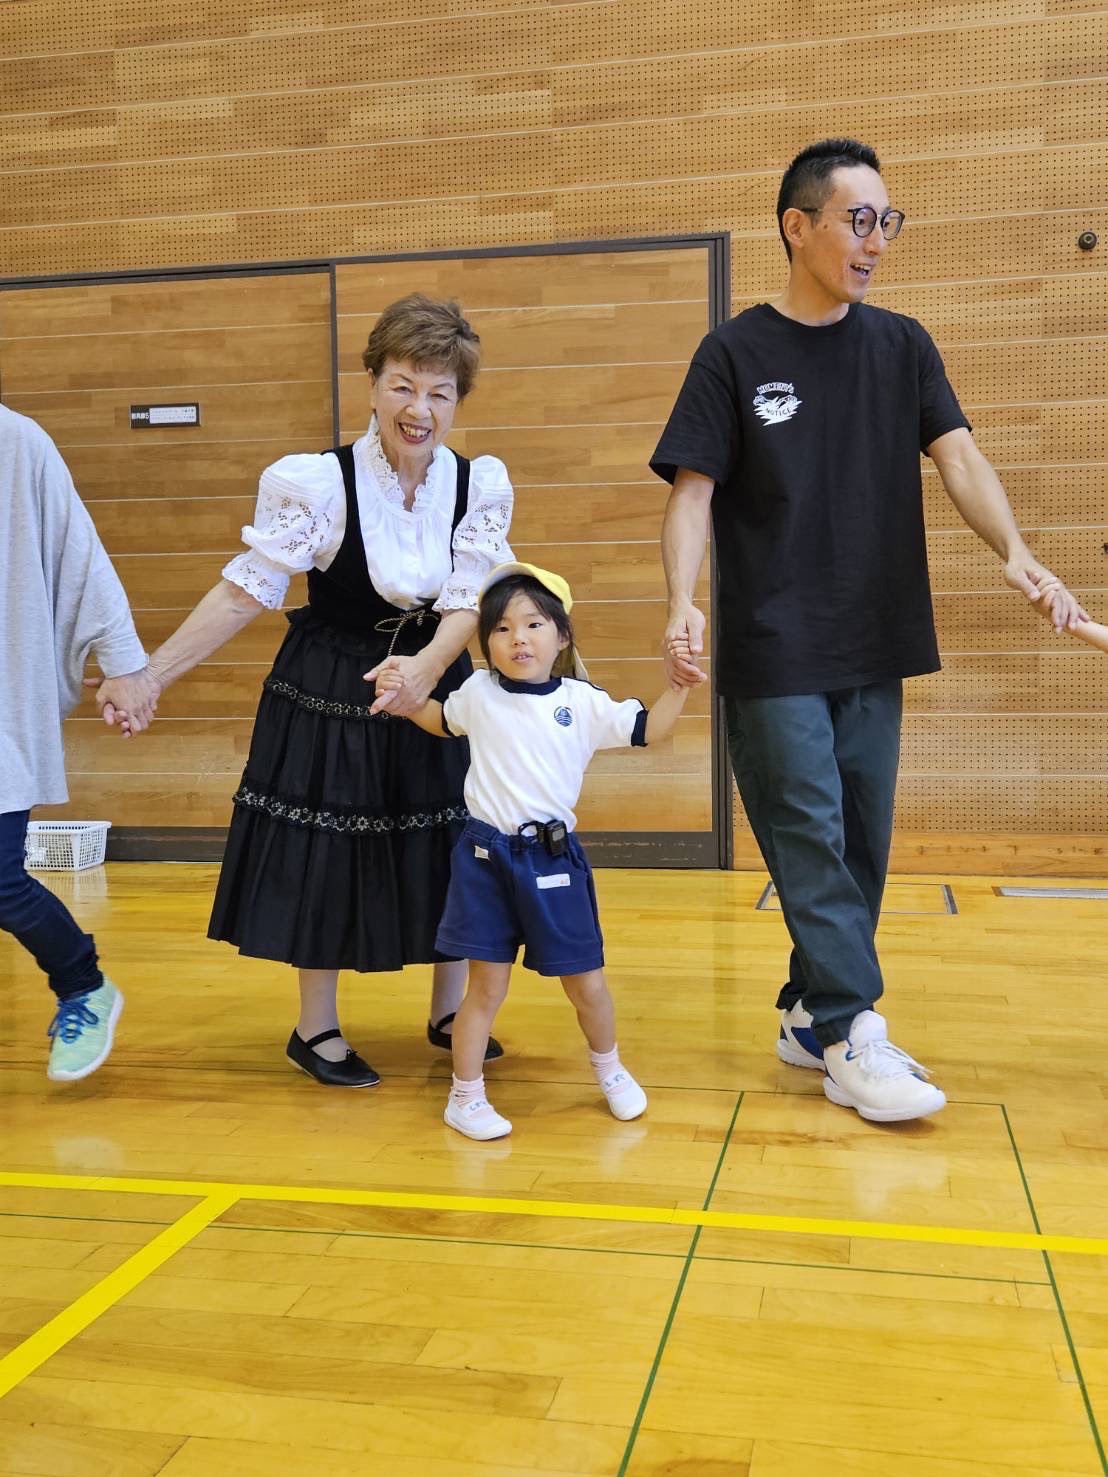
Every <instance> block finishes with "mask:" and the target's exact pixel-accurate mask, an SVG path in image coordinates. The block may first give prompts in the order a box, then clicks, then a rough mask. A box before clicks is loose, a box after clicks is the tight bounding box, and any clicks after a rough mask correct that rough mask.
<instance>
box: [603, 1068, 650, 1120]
mask: <svg viewBox="0 0 1108 1477" xmlns="http://www.w3.org/2000/svg"><path fill="white" fill-rule="evenodd" d="M600 1091H601V1092H602V1093H603V1094H604V1096H605V1097H606V1098H607V1099H608V1106H609V1108H611V1110H612V1113H613V1115H614V1116H615V1117H616V1118H621V1119H623V1120H625V1121H626V1120H627V1119H628V1118H640V1117H641V1116H642V1115H643V1113H645V1112H646V1093H645V1092H643V1090H642V1088H641V1087H640V1086H639V1084H638V1083H637V1082H636V1081H635V1079H634V1077H632V1076H631V1073H630V1072H629V1071H628V1070H627V1068H626V1067H617V1068H616V1069H615V1071H614V1072H613V1073H612V1074H611V1076H610V1077H605V1078H604V1079H603V1080H602V1082H601V1084H600Z"/></svg>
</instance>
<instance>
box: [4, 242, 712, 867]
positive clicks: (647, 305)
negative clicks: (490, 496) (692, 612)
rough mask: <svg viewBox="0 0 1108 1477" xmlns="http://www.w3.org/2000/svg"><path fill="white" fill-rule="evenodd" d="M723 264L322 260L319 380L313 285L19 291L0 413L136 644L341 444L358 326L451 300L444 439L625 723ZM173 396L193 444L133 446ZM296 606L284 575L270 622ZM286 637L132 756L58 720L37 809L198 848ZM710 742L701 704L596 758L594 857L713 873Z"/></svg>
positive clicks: (677, 260)
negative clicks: (98, 551)
mask: <svg viewBox="0 0 1108 1477" xmlns="http://www.w3.org/2000/svg"><path fill="white" fill-rule="evenodd" d="M719 252H720V243H719V242H718V240H701V241H691V242H688V243H680V244H674V245H672V246H665V247H662V248H654V247H651V246H644V247H635V248H617V247H613V248H612V249H610V250H607V249H603V248H600V247H598V248H596V249H595V250H593V249H589V250H586V251H567V252H559V251H557V250H554V249H552V250H551V251H550V252H549V253H546V252H541V253H533V252H528V253H520V254H518V255H486V256H471V257H467V258H457V257H456V258H450V259H435V260H427V259H422V260H406V261H396V260H392V261H378V262H351V263H339V264H337V265H336V266H335V268H334V272H333V282H334V298H335V301H334V307H335V308H336V310H337V318H336V320H335V321H336V322H337V353H338V378H337V384H336V382H335V377H334V366H333V357H332V354H333V350H332V331H331V322H332V306H333V305H332V271H331V269H330V268H328V267H319V268H315V269H304V270H299V271H273V272H269V273H260V274H258V275H250V274H248V273H247V274H243V273H234V274H228V275H222V276H220V275H213V276H211V277H203V278H191V279H177V280H172V279H166V280H154V279H147V280H132V281H122V282H114V283H97V284H83V283H82V284H60V285H58V286H42V287H37V286H36V287H28V288H18V289H13V290H10V291H7V292H4V293H0V395H2V398H3V400H4V402H5V403H6V404H8V405H9V406H10V407H11V408H12V409H13V410H18V411H22V412H23V413H24V414H26V415H29V416H32V417H33V418H34V419H35V420H37V421H39V422H40V423H41V424H42V425H43V426H44V427H45V428H46V429H47V430H48V431H49V432H50V434H51V435H52V436H53V437H54V439H55V441H56V442H57V443H58V446H59V447H60V449H61V451H62V454H63V456H64V457H65V459H66V461H67V463H68V464H69V466H70V468H71V469H72V472H73V475H74V479H75V481H76V483H77V486H78V488H79V490H80V491H81V494H82V496H83V497H84V499H85V501H86V503H87V505H88V507H89V511H90V512H91V513H92V516H93V518H94V519H95V521H96V524H97V527H98V528H99V530H100V534H101V537H102V538H103V539H104V542H105V544H106V546H107V548H108V550H109V552H110V553H111V555H112V557H113V559H114V560H115V563H116V567H117V569H118V570H119V573H120V575H121V577H122V579H123V582H124V585H125V586H126V588H127V592H128V594H129V596H130V598H131V601H132V605H133V607H134V610H135V616H136V621H137V623H138V627H139V631H140V634H141V635H142V637H143V639H144V641H145V642H146V643H147V646H148V647H149V648H151V649H152V648H153V647H154V646H155V645H157V643H158V642H159V641H161V640H162V639H163V638H164V637H165V636H166V635H167V634H168V633H169V632H170V631H171V630H172V629H173V628H174V627H175V626H176V625H177V624H178V622H179V621H180V620H181V618H182V617H183V615H184V614H185V612H186V611H187V610H189V609H190V608H191V607H192V605H193V604H194V603H195V601H196V600H197V598H198V597H199V596H200V595H201V594H202V593H203V591H204V590H205V589H207V588H208V587H209V586H210V585H212V584H213V583H214V582H215V580H216V579H217V578H218V575H219V570H220V567H221V566H222V565H223V564H224V563H225V562H226V560H227V558H229V557H230V555H231V554H232V553H234V552H235V550H236V549H237V548H238V547H240V544H239V529H240V527H241V525H242V524H244V523H246V522H248V521H249V519H250V517H251V513H252V509H253V506H254V497H255V491H256V486H257V478H258V473H259V471H260V470H261V468H262V467H264V466H265V465H266V464H267V463H268V462H271V461H273V460H274V459H275V458H277V457H278V456H280V455H282V454H284V453H285V452H289V451H313V450H322V449H323V448H325V447H327V446H330V445H332V444H333V439H334V417H335V407H336V405H337V406H338V411H339V416H338V419H339V424H340V439H341V440H344V441H349V440H353V439H355V438H356V437H358V436H360V435H361V434H362V433H363V431H364V430H365V427H366V423H367V420H368V416H369V403H368V395H367V381H366V376H365V373H364V371H363V370H362V367H361V351H362V348H363V347H364V344H365V340H366V337H367V335H368V332H369V329H370V328H371V327H372V325H373V323H374V321H375V319H376V315H377V314H378V313H379V311H380V310H381V308H382V307H384V306H385V305H386V304H387V303H389V302H392V301H393V300H394V299H396V298H398V297H400V296H402V295H403V294H404V293H407V292H411V291H413V290H417V289H418V290H422V291H424V292H428V293H431V294H434V295H438V296H453V297H457V298H458V299H459V300H460V301H461V303H462V305H463V307H464V309H465V311H466V312H467V314H468V315H469V316H470V318H471V319H472V321H473V322H474V324H475V326H476V328H477V330H478V332H479V333H480V335H481V338H482V349H483V353H482V371H481V375H480V377H479V379H478V385H477V389H476V390H475V391H474V393H473V395H472V396H471V397H470V399H469V400H468V401H467V402H466V404H465V406H464V407H463V411H462V415H461V416H460V418H459V423H458V426H457V428H456V432H455V434H454V435H453V436H452V437H451V442H452V444H453V445H454V446H455V447H456V448H457V449H458V450H459V451H461V452H463V453H465V454H466V455H469V456H471V457H473V456H479V455H481V454H482V453H490V454H493V455H496V456H499V457H501V458H502V459H503V460H504V461H505V462H506V463H507V466H508V469H509V472H510V474H511V476H512V480H513V482H514V484H515V487H516V514H515V521H514V524H513V528H512V545H513V547H514V549H515V551H516V553H517V555H518V556H519V557H520V558H523V559H527V560H530V561H532V562H534V563H537V564H541V565H544V566H547V567H550V568H553V569H556V570H558V571H559V572H561V573H563V574H564V575H565V576H566V577H567V578H568V579H569V581H570V584H571V586H572V588H573V592H574V597H575V602H576V603H575V606H574V618H575V621H576V624H577V628H578V633H579V643H580V646H581V648H582V651H583V652H584V654H585V657H586V660H587V661H588V664H589V670H590V674H591V675H592V677H593V679H594V680H595V681H596V682H598V683H600V684H602V685H604V686H605V687H608V688H609V689H610V690H611V691H612V692H613V693H614V694H615V695H616V696H618V697H626V696H632V695H636V696H640V697H642V698H643V699H644V701H646V702H649V701H651V700H652V698H653V697H654V696H655V695H656V694H657V693H658V692H659V691H660V690H661V681H662V670H661V663H660V660H659V657H658V650H659V640H660V636H661V632H662V629H663V626H664V621H665V604H664V585H663V579H662V570H661V563H660V560H659V554H658V535H659V530H660V526H661V518H662V510H663V507H664V503H665V495H666V489H665V487H664V486H663V485H662V484H661V483H660V482H658V480H657V479H656V478H654V477H652V476H651V474H650V472H649V471H648V469H647V461H648V458H649V456H650V453H651V451H652V450H653V447H654V444H655V442H656V440H657V436H658V433H659V430H660V428H661V425H662V423H663V422H664V420H665V418H666V416H667V415H668V413H669V409H670V407H671V405H672V403H673V399H674V396H675V395H676V392H677V389H678V387H679V385H680V383H681V379H682V377H683V375H684V372H685V368H686V366H687V364H688V360H689V356H690V355H691V353H692V351H693V349H694V348H695V346H696V344H697V342H698V341H699V339H700V337H701V335H702V334H703V333H704V332H705V331H706V329H707V328H708V327H709V326H710V323H711V321H712V317H713V313H714V312H716V311H717V304H716V302H715V300H714V299H713V295H712V293H711V291H710V285H711V283H712V282H713V281H714V280H716V281H718V280H719V279H720V277H721V275H722V272H721V268H722V262H721V259H720V256H719ZM717 295H718V294H717ZM194 401H195V402H198V403H199V405H200V424H199V426H188V427H183V426H182V427H177V426H175V427H162V428H157V429H149V428H144V429H141V430H134V429H132V428H131V425H130V418H129V409H130V407H131V406H132V405H136V404H137V405H142V404H151V403H157V404H163V403H180V402H194ZM700 596H701V599H702V600H703V601H704V602H705V604H706V605H707V603H708V601H709V590H708V580H707V577H705V579H704V581H703V582H702V588H701V591H700ZM303 599H304V587H303V581H301V580H296V581H294V582H293V584H292V587H291V588H290V591H289V597H288V601H289V604H299V603H301V602H302V601H303ZM283 624H284V622H283V620H282V617H281V615H280V614H279V613H274V614H273V615H264V616H262V617H261V618H259V620H258V621H256V622H255V623H254V624H253V625H252V626H250V627H248V628H247V630H246V631H244V632H243V633H242V634H241V635H240V636H238V637H237V638H236V639H235V640H234V641H233V642H231V643H230V644H229V645H228V646H227V647H226V648H224V650H223V651H222V652H219V653H217V654H216V656H215V657H214V658H213V659H212V661H210V662H206V663H204V664H202V665H201V666H200V667H198V668H197V669H196V670H195V671H194V672H193V673H191V674H190V675H189V676H187V677H186V678H183V679H182V680H181V681H180V682H178V683H177V684H176V685H175V686H174V687H172V688H170V690H169V691H168V692H167V693H166V695H165V697H164V698H163V700H162V704H161V707H160V709H159V715H158V720H157V722H156V723H155V724H154V726H153V727H152V728H151V730H150V731H149V733H147V734H144V735H143V736H142V737H141V739H138V740H136V741H133V742H130V743H124V742H123V741H122V740H121V739H120V738H119V736H118V734H117V733H115V732H114V731H111V730H108V729H106V728H105V727H104V725H103V724H102V723H100V722H99V720H98V719H97V718H96V717H95V716H94V710H93V708H92V707H91V705H90V706H87V707H85V708H84V709H83V710H80V711H79V712H78V713H77V714H76V715H75V716H74V717H73V718H72V719H70V721H69V722H68V723H67V725H66V742H67V756H68V763H69V774H70V790H71V796H72V798H71V802H70V804H69V805H68V806H66V807H59V808H56V809H54V810H52V811H50V812H46V811H44V812H43V814H44V815H45V814H52V815H55V816H56V815H71V816H84V817H104V818H107V819H110V820H111V821H112V822H113V825H114V827H115V830H114V833H113V839H114V841H115V843H116V845H115V848H114V850H115V852H116V854H117V855H118V854H136V850H135V848H136V846H137V847H138V853H137V854H151V852H152V851H153V853H154V854H159V855H177V856H188V855H191V856H197V855H213V854H218V851H219V847H220V842H221V836H222V828H223V827H225V826H226V824H227V821H228V818H229V814H230V796H231V795H232V793H233V792H234V789H235V786H236V784H237V782H238V776H239V774H240V772H241V769H242V765H243V762H244V759H245V755H246V750H247V746H248V744H249V740H250V732H251V726H252V722H253V714H254V709H255V705H256V701H257V694H258V689H259V684H260V682H261V679H262V677H263V676H264V673H265V671H266V668H267V664H268V662H269V660H270V658H271V657H272V654H273V652H274V650H275V649H276V646H277V643H278V641H279V639H280V635H281V630H282V628H283ZM713 726H714V725H713V717H712V705H711V701H710V696H709V693H708V691H707V689H706V688H705V689H702V690H700V691H698V692H697V693H695V694H694V695H693V698H692V700H691V701H690V703H689V706H688V709H687V712H686V716H684V717H683V718H682V719H681V720H680V722H679V724H678V728H677V732H676V734H675V735H674V736H673V737H672V738H671V739H669V740H668V741H667V742H666V743H664V744H659V745H658V746H657V747H652V748H651V749H649V750H647V751H646V752H642V751H636V752H634V753H624V752H619V753H609V754H601V755H598V756H597V758H596V759H595V761H594V763H593V766H592V769H591V770H590V773H589V776H588V779H587V781H586V790H585V794H584V796H583V799H582V805H581V808H580V816H581V826H582V829H583V830H584V831H586V832H587V833H589V834H590V835H591V836H592V837H593V838H594V843H595V845H596V855H597V859H598V860H601V861H604V860H608V861H622V862H629V863H637V864H640V865H700V866H714V865H717V864H718V862H719V860H720V856H721V853H722V847H723V841H722V839H721V836H720V832H719V825H720V824H721V823H722V824H724V825H726V824H727V822H728V819H729V817H728V816H727V806H726V803H724V804H722V805H721V804H720V803H719V801H718V799H717V798H716V797H717V793H718V790H719V783H718V778H717V776H716V769H715V761H714V752H715V749H714V743H713ZM121 841H123V842H125V843H126V846H125V847H124V849H123V851H122V852H121V849H120V844H119V843H120V842H121Z"/></svg>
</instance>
